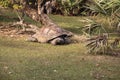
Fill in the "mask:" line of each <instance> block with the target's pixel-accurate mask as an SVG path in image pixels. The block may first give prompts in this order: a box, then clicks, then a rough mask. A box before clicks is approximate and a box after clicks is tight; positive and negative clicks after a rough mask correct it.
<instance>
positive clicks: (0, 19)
mask: <svg viewBox="0 0 120 80" xmlns="http://www.w3.org/2000/svg"><path fill="white" fill-rule="evenodd" d="M13 21H19V19H18V18H16V17H10V16H4V15H0V22H13Z"/></svg>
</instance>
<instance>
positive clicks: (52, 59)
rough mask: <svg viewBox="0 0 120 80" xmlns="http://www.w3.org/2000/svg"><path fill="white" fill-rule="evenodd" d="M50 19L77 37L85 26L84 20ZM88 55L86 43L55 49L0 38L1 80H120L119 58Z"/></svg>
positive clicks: (45, 45)
mask: <svg viewBox="0 0 120 80" xmlns="http://www.w3.org/2000/svg"><path fill="white" fill-rule="evenodd" d="M12 15H13V14H12ZM12 15H11V16H12ZM50 17H51V18H52V19H53V20H54V21H55V22H56V23H57V24H59V25H60V26H62V27H63V28H65V29H68V30H70V31H72V32H75V33H77V34H80V33H81V32H80V28H81V27H82V25H84V24H82V23H81V22H80V21H79V20H80V19H82V18H83V17H66V16H60V15H54V16H53V15H51V16H50ZM27 19H29V18H27ZM4 21H6V20H4ZM4 21H3V20H2V19H1V20H0V22H2V23H3V22H4ZM27 21H28V22H31V20H30V21H29V20H27ZM8 22H10V21H9V20H8ZM34 24H36V23H34ZM85 52H86V48H85V46H84V43H78V44H70V45H62V46H53V45H50V44H40V43H32V42H25V41H24V40H21V39H20V40H15V39H12V38H9V37H4V36H0V80H120V76H119V75H120V58H119V57H113V56H106V55H90V54H86V53H85Z"/></svg>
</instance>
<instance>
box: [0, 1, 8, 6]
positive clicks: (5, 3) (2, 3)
mask: <svg viewBox="0 0 120 80" xmlns="http://www.w3.org/2000/svg"><path fill="white" fill-rule="evenodd" d="M9 5H10V0H1V1H0V6H2V7H5V8H6V7H8V6H9Z"/></svg>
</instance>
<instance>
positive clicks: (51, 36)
mask: <svg viewBox="0 0 120 80" xmlns="http://www.w3.org/2000/svg"><path fill="white" fill-rule="evenodd" d="M72 35H73V33H72V32H70V31H67V30H65V29H62V28H60V27H57V26H49V27H45V26H43V27H42V28H40V29H39V30H38V31H36V33H35V34H34V35H32V36H31V38H29V39H28V41H33V42H40V43H51V44H53V45H61V44H68V43H70V37H71V36H72Z"/></svg>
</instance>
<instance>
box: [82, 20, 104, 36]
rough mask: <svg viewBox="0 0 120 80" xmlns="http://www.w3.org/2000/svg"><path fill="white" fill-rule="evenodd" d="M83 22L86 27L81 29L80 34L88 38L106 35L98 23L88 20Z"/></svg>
mask: <svg viewBox="0 0 120 80" xmlns="http://www.w3.org/2000/svg"><path fill="white" fill-rule="evenodd" d="M84 22H87V25H85V26H84V27H83V28H82V32H83V34H85V35H86V36H89V37H90V36H92V35H101V34H102V33H103V32H104V33H106V30H105V29H104V27H103V26H102V25H101V24H99V23H98V22H96V21H94V20H92V19H88V18H87V19H85V20H84Z"/></svg>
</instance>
